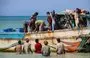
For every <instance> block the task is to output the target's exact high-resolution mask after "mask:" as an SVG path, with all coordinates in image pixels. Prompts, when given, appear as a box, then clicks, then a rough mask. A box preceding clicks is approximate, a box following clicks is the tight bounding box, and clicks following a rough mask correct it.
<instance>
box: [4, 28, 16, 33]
mask: <svg viewBox="0 0 90 58" xmlns="http://www.w3.org/2000/svg"><path fill="white" fill-rule="evenodd" d="M3 31H4V32H16V30H15V29H13V28H7V29H4V30H3Z"/></svg>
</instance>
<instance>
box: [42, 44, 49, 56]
mask: <svg viewBox="0 0 90 58" xmlns="http://www.w3.org/2000/svg"><path fill="white" fill-rule="evenodd" d="M42 54H43V55H45V56H48V55H50V46H48V45H47V46H46V45H45V46H44V47H42Z"/></svg>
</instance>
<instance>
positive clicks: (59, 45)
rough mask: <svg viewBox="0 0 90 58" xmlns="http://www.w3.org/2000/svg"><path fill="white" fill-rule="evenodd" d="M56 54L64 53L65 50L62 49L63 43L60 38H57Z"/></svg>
mask: <svg viewBox="0 0 90 58" xmlns="http://www.w3.org/2000/svg"><path fill="white" fill-rule="evenodd" d="M57 42H58V43H57V48H56V49H57V54H64V53H65V50H64V44H63V43H62V42H61V41H60V39H59V38H58V39H57Z"/></svg>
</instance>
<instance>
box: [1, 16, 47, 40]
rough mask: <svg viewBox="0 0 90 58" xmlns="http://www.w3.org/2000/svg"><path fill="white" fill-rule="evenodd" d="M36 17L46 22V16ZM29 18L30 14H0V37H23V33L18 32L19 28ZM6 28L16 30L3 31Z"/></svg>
mask: <svg viewBox="0 0 90 58" xmlns="http://www.w3.org/2000/svg"><path fill="white" fill-rule="evenodd" d="M37 19H38V20H44V21H45V22H46V23H47V17H46V16H38V17H37ZM29 20H30V16H0V38H4V39H5V38H14V39H17V38H23V37H24V33H21V32H19V28H23V24H24V22H25V21H29ZM8 28H13V29H14V30H16V31H15V32H4V30H5V29H8Z"/></svg>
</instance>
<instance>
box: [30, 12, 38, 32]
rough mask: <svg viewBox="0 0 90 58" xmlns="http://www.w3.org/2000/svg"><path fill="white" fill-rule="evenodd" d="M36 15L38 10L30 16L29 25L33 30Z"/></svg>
mask: <svg viewBox="0 0 90 58" xmlns="http://www.w3.org/2000/svg"><path fill="white" fill-rule="evenodd" d="M37 16H38V12H35V13H34V14H33V15H32V17H31V18H30V23H29V27H30V31H31V32H32V31H34V29H35V22H36V20H37Z"/></svg>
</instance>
